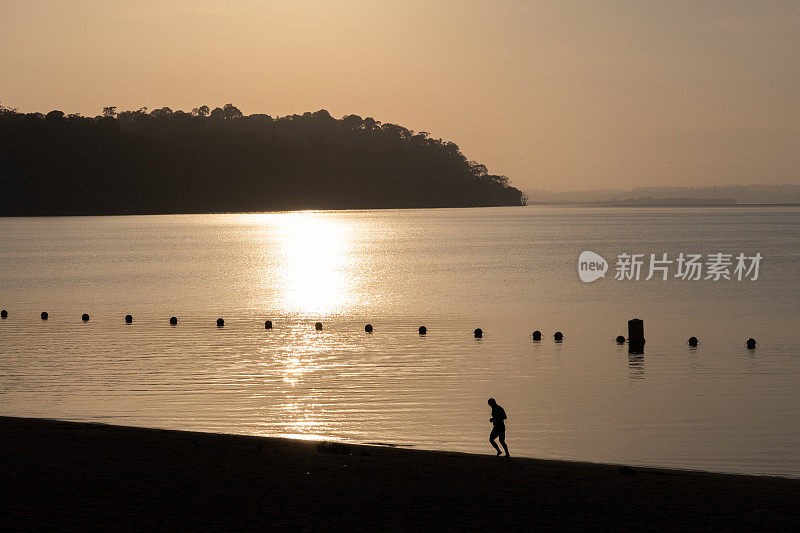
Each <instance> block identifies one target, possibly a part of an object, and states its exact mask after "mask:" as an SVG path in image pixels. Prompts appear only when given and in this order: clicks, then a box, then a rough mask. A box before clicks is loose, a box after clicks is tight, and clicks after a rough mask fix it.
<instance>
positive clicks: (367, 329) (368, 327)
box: [364, 324, 372, 333]
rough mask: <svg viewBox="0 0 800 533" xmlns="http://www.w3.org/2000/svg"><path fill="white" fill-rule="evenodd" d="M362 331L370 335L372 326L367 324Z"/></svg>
mask: <svg viewBox="0 0 800 533" xmlns="http://www.w3.org/2000/svg"><path fill="white" fill-rule="evenodd" d="M364 331H366V332H367V333H372V324H367V325H366V326H364Z"/></svg>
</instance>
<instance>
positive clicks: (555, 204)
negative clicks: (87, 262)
mask: <svg viewBox="0 0 800 533" xmlns="http://www.w3.org/2000/svg"><path fill="white" fill-rule="evenodd" d="M505 207H511V208H518V207H519V208H525V207H800V203H797V204H739V203H737V204H605V203H603V204H599V203H598V204H591V203H568V202H547V203H529V204H527V205H482V206H453V207H446V206H445V207H358V208H342V209H317V208H309V209H272V210H269V211H213V212H185V213H171V212H166V213H117V214H91V215H0V219H3V218H85V217H140V216H186V215H263V214H270V213H275V214H279V213H327V212H335V213H347V212H355V211H411V210H415V209H425V210H434V209H490V208H505Z"/></svg>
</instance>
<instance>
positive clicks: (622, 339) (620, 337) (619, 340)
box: [617, 335, 625, 344]
mask: <svg viewBox="0 0 800 533" xmlns="http://www.w3.org/2000/svg"><path fill="white" fill-rule="evenodd" d="M617 344H625V337H623V336H622V335H617Z"/></svg>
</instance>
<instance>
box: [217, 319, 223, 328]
mask: <svg viewBox="0 0 800 533" xmlns="http://www.w3.org/2000/svg"><path fill="white" fill-rule="evenodd" d="M224 325H225V321H224V320H222V319H221V318H218V319H217V327H218V328H221V327H222V326H224Z"/></svg>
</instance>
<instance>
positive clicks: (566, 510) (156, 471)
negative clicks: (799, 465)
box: [0, 417, 800, 530]
mask: <svg viewBox="0 0 800 533" xmlns="http://www.w3.org/2000/svg"><path fill="white" fill-rule="evenodd" d="M489 451H490V449H489V445H488V443H487V452H489ZM0 472H2V474H1V475H2V482H0V486H2V487H3V489H2V490H3V495H2V512H1V513H0V526H2V527H3V529H5V530H8V528H15V529H16V528H22V527H48V528H52V527H56V528H59V529H64V528H67V529H73V528H74V529H84V528H95V529H104V530H107V529H141V528H146V529H151V528H152V529H171V528H181V529H189V528H191V529H206V530H211V529H214V530H221V529H225V530H231V529H269V528H280V529H289V528H291V529H300V530H329V529H344V528H347V529H355V530H387V529H388V530H430V529H444V530H487V529H500V530H502V529H523V528H525V529H528V528H539V529H556V528H558V529H560V528H582V529H590V528H591V529H598V528H603V529H612V528H613V529H634V528H635V529H650V530H654V529H658V530H664V529H692V530H699V529H715V530H730V529H737V530H753V529H760V530H766V529H769V530H786V529H789V528H791V527H792V526H796V525H797V524H798V520H799V519H800V480H795V479H783V478H775V477H753V476H738V475H724V474H711V473H703V472H687V471H670V470H662V469H646V468H638V467H637V468H633V469H628V468H625V467H620V466H618V465H601V464H592V463H577V462H565V461H550V460H537V459H525V458H511V459H509V460H505V459H498V458H496V457H494V456H492V455H488V454H487V455H486V456H483V455H469V454H460V453H448V452H430V451H417V450H407V449H397V448H391V447H384V446H356V445H349V444H348V445H341V444H321V443H319V442H316V441H303V440H291V439H279V438H261V437H251V436H239V435H220V434H207V433H194V432H184V431H166V430H156V429H142V428H132V427H120V426H110V425H101V424H84V423H72V422H59V421H51V420H39V419H23V418H8V417H2V418H0Z"/></svg>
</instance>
